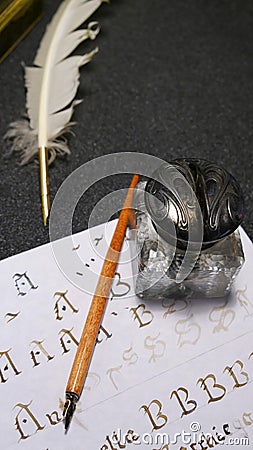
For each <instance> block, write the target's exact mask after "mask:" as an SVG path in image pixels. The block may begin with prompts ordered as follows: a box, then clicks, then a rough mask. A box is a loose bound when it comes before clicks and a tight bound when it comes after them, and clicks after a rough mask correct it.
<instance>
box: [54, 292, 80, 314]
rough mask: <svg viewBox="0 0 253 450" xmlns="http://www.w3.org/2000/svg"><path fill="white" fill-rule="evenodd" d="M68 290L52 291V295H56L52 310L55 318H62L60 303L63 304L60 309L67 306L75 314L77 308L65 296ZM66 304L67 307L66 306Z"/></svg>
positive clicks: (63, 309)
mask: <svg viewBox="0 0 253 450" xmlns="http://www.w3.org/2000/svg"><path fill="white" fill-rule="evenodd" d="M67 293H68V291H65V292H55V293H54V297H58V298H57V300H56V302H55V305H54V310H55V314H56V320H62V319H63V316H61V315H60V306H59V305H60V303H64V305H63V306H62V311H65V310H66V308H67V307H69V308H70V309H71V310H72V312H73V313H75V314H77V313H78V311H79V309H77V308H75V307H74V306H73V305H72V303H71V302H70V300H69V299H68V298H67V297H66V295H67ZM66 305H67V307H66Z"/></svg>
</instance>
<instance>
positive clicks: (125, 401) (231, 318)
mask: <svg viewBox="0 0 253 450" xmlns="http://www.w3.org/2000/svg"><path fill="white" fill-rule="evenodd" d="M114 226H115V222H111V223H110V225H109V226H107V230H105V229H104V227H103V226H99V227H96V229H94V230H93V231H94V232H93V233H92V234H90V233H89V232H88V231H84V232H82V233H79V234H77V235H75V236H74V237H72V238H66V239H64V240H62V241H59V242H58V244H57V245H58V246H59V245H60V246H62V248H64V252H65V253H64V254H65V255H67V256H66V261H67V263H66V264H67V266H68V265H69V267H68V275H69V276H68V278H66V277H65V276H64V274H63V273H62V272H61V270H60V269H59V267H58V266H57V263H56V261H55V258H54V255H53V253H52V249H51V246H50V244H48V245H45V246H42V247H39V248H36V249H34V250H31V251H28V252H26V253H23V254H20V255H17V256H14V257H11V258H8V259H7V260H4V261H2V262H1V263H0V268H1V290H0V292H1V313H0V389H1V416H0V423H1V426H0V430H1V448H3V449H4V450H5V449H6V450H8V449H21V450H23V449H24V450H27V449H29V450H35V449H36V450H37V449H38V450H58V449H59V450H83V449H85V450H86V449H89V450H118V449H123V448H125V449H127V450H128V449H130V450H131V449H133V448H136V447H135V446H137V448H140V449H146V448H147V449H153V450H162V449H163V450H171V449H176V450H180V449H181V450H183V449H187V450H188V449H193V450H201V449H209V448H222V447H221V445H224V444H225V445H227V448H233V446H235V447H236V448H237V449H242V450H243V449H245V448H252V446H253V406H252V394H253V389H252V380H253V344H252V337H253V278H252V262H253V245H252V242H251V241H250V240H249V238H248V237H247V235H246V234H245V232H244V231H243V230H242V231H241V234H242V239H243V246H244V251H245V255H246V263H245V265H244V267H243V269H242V271H241V273H240V275H239V277H238V278H237V279H236V282H235V284H234V288H233V291H232V294H231V296H230V297H229V298H228V299H226V300H225V299H219V300H205V301H201V300H198V301H193V300H192V301H191V300H188V301H183V300H182V301H178V302H177V303H174V302H173V301H172V300H171V301H165V302H163V303H161V302H156V303H155V302H145V301H142V300H141V299H140V298H138V297H136V296H135V295H134V292H133V286H132V281H131V264H130V263H126V261H127V260H129V259H130V258H129V246H128V242H127V240H126V241H125V244H124V251H123V252H122V257H121V263H120V264H119V266H118V269H117V274H116V276H115V280H114V283H113V288H112V292H111V296H110V299H109V301H108V306H107V309H106V314H105V317H104V320H103V325H102V329H101V331H100V334H99V337H98V343H97V345H96V348H95V352H94V356H93V359H92V363H91V367H90V370H89V375H88V378H87V382H86V384H85V389H84V391H83V394H82V397H81V400H80V401H79V403H78V406H77V411H76V413H75V416H74V419H73V422H72V424H71V427H70V430H69V432H68V434H67V435H65V434H64V427H63V424H62V422H61V418H62V416H61V414H62V406H63V402H64V390H65V385H66V381H67V378H68V374H69V370H70V368H71V365H72V361H73V357H74V355H75V351H76V346H77V342H78V339H79V338H80V335H81V332H82V328H83V325H84V322H85V317H86V314H87V312H88V309H89V306H90V302H91V299H92V292H93V291H94V289H95V285H94V281H95V279H96V276H98V275H99V272H100V269H101V265H102V257H101V256H103V255H105V253H106V250H107V245H108V242H109V241H110V236H111V235H112V233H113V229H114ZM91 236H92V239H91V238H90V237H91ZM74 252H78V255H79V256H80V266H79V267H77V266H75V263H74V262H73V264H72V257H73V254H75V253H74ZM81 260H82V263H81ZM94 271H95V272H96V274H97V275H95V276H94ZM92 274H93V275H92ZM69 279H71V280H72V281H73V280H74V283H71V282H70V281H69ZM81 279H82V283H83V285H84V286H85V287H86V288H87V291H88V292H90V294H87V293H84V292H83V291H82V290H81V289H79V288H78V287H77V285H78V282H79V281H80V280H81ZM75 280H76V283H75ZM175 433H177V434H175ZM201 436H202V437H201ZM201 439H202V444H201V443H200V441H201Z"/></svg>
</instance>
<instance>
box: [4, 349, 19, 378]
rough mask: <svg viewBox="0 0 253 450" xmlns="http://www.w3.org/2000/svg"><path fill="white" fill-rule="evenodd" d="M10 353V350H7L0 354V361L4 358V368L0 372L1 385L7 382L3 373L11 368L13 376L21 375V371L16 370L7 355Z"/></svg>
mask: <svg viewBox="0 0 253 450" xmlns="http://www.w3.org/2000/svg"><path fill="white" fill-rule="evenodd" d="M10 351H11V348H9V350H5V351H4V352H0V359H1V358H5V362H4V368H3V369H2V370H0V380H1V383H6V381H7V380H8V378H4V374H3V371H5V372H6V371H7V370H8V369H9V368H11V369H12V370H13V372H14V375H19V374H20V373H22V372H21V371H19V370H18V369H17V368H16V366H15V364H14V362H13V360H12V358H11V357H10V355H9V353H10Z"/></svg>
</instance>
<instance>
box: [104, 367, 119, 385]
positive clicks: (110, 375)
mask: <svg viewBox="0 0 253 450" xmlns="http://www.w3.org/2000/svg"><path fill="white" fill-rule="evenodd" d="M121 368H122V364H121V365H120V366H117V367H111V368H110V369H108V370H107V372H106V375H108V376H109V378H110V380H111V382H112V384H113V386H114V387H115V389H116V390H117V391H118V390H119V388H118V386H117V384H116V383H115V381H114V379H113V373H114V372H116V373H120V369H121Z"/></svg>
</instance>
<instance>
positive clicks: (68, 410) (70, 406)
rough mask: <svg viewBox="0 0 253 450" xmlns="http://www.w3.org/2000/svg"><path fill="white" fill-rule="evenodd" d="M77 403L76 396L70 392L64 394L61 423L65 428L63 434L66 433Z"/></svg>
mask: <svg viewBox="0 0 253 450" xmlns="http://www.w3.org/2000/svg"><path fill="white" fill-rule="evenodd" d="M77 401H78V396H77V395H76V394H74V393H71V392H67V393H66V401H65V405H64V409H63V423H64V426H65V433H67V431H68V429H69V425H70V422H71V420H72V417H73V414H74V412H75V409H76V403H77Z"/></svg>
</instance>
